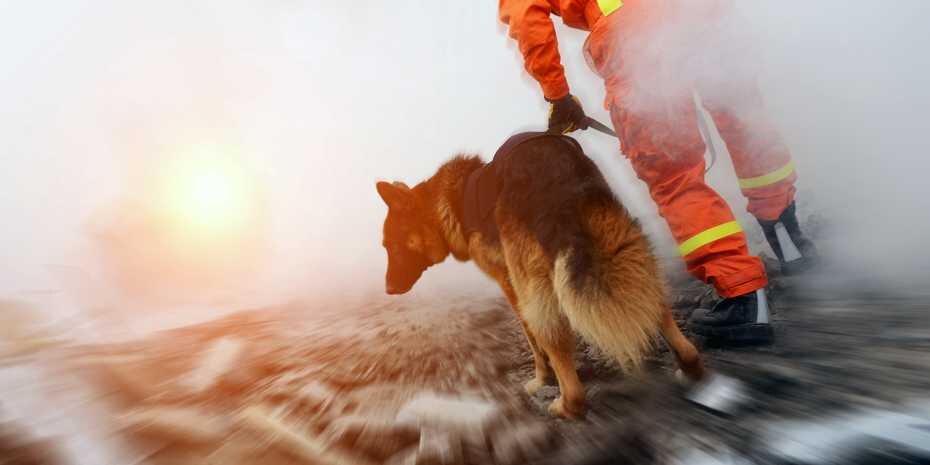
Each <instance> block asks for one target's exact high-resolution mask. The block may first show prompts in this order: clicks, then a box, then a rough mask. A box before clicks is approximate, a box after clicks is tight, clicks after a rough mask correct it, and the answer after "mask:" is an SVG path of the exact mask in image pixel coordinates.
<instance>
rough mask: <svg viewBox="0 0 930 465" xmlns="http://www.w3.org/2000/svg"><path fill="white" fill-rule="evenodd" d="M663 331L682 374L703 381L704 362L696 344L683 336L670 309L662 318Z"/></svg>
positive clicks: (693, 379)
mask: <svg viewBox="0 0 930 465" xmlns="http://www.w3.org/2000/svg"><path fill="white" fill-rule="evenodd" d="M661 331H662V337H663V338H664V339H665V342H666V343H668V345H669V347H670V348H671V349H672V352H673V353H674V354H675V359H676V360H678V367H679V368H680V369H681V372H682V373H684V374H685V376H687V377H688V379H690V380H692V381H699V380H701V379H702V378H703V377H704V362H702V361H701V354H700V353H698V351H697V349H696V348H695V347H694V344H692V343H691V341H689V340H688V338H686V337H685V335H684V334H681V330H680V329H678V324H677V323H675V319H674V318H672V311H671V310H670V309H667V308H666V310H665V314H664V315H663V316H662V324H661Z"/></svg>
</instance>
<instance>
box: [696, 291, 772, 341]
mask: <svg viewBox="0 0 930 465" xmlns="http://www.w3.org/2000/svg"><path fill="white" fill-rule="evenodd" d="M688 326H689V327H690V328H691V330H692V331H693V332H695V333H696V334H699V335H701V336H704V337H705V338H707V339H708V340H712V341H714V342H718V343H723V344H727V345H750V344H768V343H771V342H772V339H773V337H774V332H773V331H772V325H771V324H770V323H769V304H768V299H767V298H766V296H765V289H759V290H757V291H753V292H750V293H748V294H743V295H740V296H736V297H730V298H728V299H723V300H721V301H720V302H718V303H717V305H714V308H712V309H709V310H708V309H705V308H699V309H697V310H695V311H694V313H692V314H691V318H690V319H689V320H688Z"/></svg>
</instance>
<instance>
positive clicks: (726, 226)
mask: <svg viewBox="0 0 930 465" xmlns="http://www.w3.org/2000/svg"><path fill="white" fill-rule="evenodd" d="M742 231H743V228H741V227H740V225H739V223H737V222H736V221H731V222H729V223H723V224H721V225H719V226H714V227H713V228H710V229H706V230H704V231H701V232H699V233H697V234H695V235H694V236H692V237H691V238H690V239H688V240H686V241H684V242H682V243H681V245H679V246H678V252H679V253H680V254H681V255H682V256H685V255H688V254H690V253H691V252H694V251H695V250H697V249H699V248H701V247H704V246H705V245H707V244H710V243H711V242H714V241H716V240H718V239H722V238H724V237H727V236H729V235H731V234H736V233H738V232H742Z"/></svg>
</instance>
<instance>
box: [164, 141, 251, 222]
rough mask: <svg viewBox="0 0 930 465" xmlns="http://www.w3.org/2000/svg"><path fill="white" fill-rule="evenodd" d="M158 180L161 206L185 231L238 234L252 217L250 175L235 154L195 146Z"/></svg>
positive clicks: (177, 159)
mask: <svg viewBox="0 0 930 465" xmlns="http://www.w3.org/2000/svg"><path fill="white" fill-rule="evenodd" d="M161 178H162V179H161V180H160V182H159V184H160V185H161V187H160V189H159V190H160V191H161V192H162V195H161V196H160V197H161V198H162V199H163V200H162V207H163V210H164V211H165V212H166V213H167V215H168V216H169V217H170V218H171V220H172V222H173V223H175V224H174V226H175V227H176V228H177V229H180V230H181V231H183V233H184V234H185V235H193V236H197V237H203V236H206V237H213V238H215V237H216V236H220V235H223V236H230V235H232V236H236V235H241V234H242V233H244V232H245V230H246V229H248V228H249V227H250V226H253V225H254V223H255V222H256V220H257V215H258V207H259V205H258V203H259V193H258V189H257V184H256V180H255V178H254V176H252V175H251V173H250V172H249V171H248V169H247V167H246V166H245V164H244V163H243V162H242V161H241V160H240V159H239V158H238V157H236V156H235V155H234V154H232V153H227V154H224V153H222V151H221V150H219V149H216V148H212V147H211V148H207V149H205V148H199V149H197V150H193V151H190V152H189V153H185V154H183V155H182V156H179V157H178V158H176V159H175V160H173V162H172V163H171V164H170V167H169V168H168V169H167V170H166V171H165V172H164V175H163V176H162V177H161Z"/></svg>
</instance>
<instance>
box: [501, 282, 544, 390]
mask: <svg viewBox="0 0 930 465" xmlns="http://www.w3.org/2000/svg"><path fill="white" fill-rule="evenodd" d="M497 282H498V284H499V285H500V287H501V290H503V291H504V295H505V296H507V301H508V302H510V307H511V308H512V309H513V311H514V312H515V313H516V314H517V318H519V319H520V324H521V325H523V334H525V335H526V340H527V342H529V344H530V350H532V351H533V363H534V364H535V366H536V370H535V372H536V373H535V376H534V377H533V379H531V380H529V381H527V382H526V384H524V385H523V387H524V389H526V392H527V394H529V395H533V394H536V391H538V390H539V388H541V387H542V386H544V385H545V384H547V383H549V382H550V381H552V369H550V368H549V360H548V357H547V356H546V353H545V352H543V351H542V349H540V348H539V344H538V343H537V342H536V337H535V336H533V332H532V331H530V327H529V326H527V324H526V320H524V319H523V315H521V314H520V305H519V301H518V300H517V293H516V292H514V290H513V287H512V286H511V285H510V280H509V279H507V278H501V279H498V280H497Z"/></svg>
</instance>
